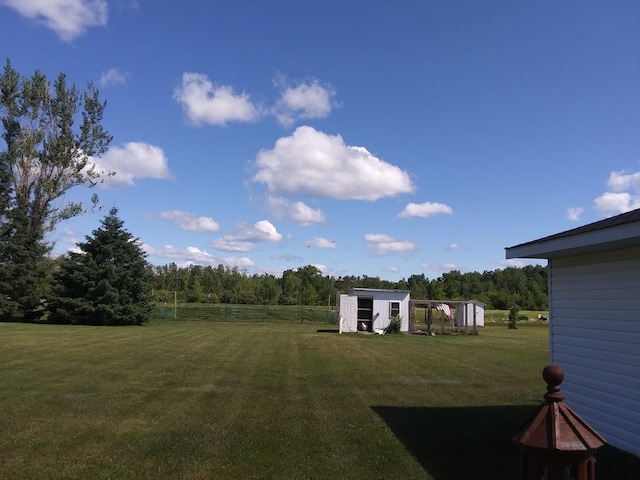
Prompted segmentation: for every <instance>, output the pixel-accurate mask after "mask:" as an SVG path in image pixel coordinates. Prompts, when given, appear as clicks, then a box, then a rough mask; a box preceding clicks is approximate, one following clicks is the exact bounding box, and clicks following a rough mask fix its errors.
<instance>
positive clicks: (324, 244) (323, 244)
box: [304, 237, 338, 249]
mask: <svg viewBox="0 0 640 480" xmlns="http://www.w3.org/2000/svg"><path fill="white" fill-rule="evenodd" d="M304 244H305V245H306V246H307V247H316V248H330V249H332V248H337V247H338V244H337V243H336V242H335V241H331V240H327V239H326V238H322V237H315V238H312V239H310V240H307V241H306V242H304Z"/></svg>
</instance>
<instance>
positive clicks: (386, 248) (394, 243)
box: [364, 233, 418, 255]
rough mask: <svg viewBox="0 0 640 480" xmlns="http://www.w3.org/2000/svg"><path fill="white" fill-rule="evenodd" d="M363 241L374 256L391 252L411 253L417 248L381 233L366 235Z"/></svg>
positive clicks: (411, 243) (410, 243)
mask: <svg viewBox="0 0 640 480" xmlns="http://www.w3.org/2000/svg"><path fill="white" fill-rule="evenodd" d="M364 239H365V241H366V242H367V246H368V247H369V249H371V251H372V252H373V253H374V254H375V255H387V254H389V253H392V252H413V251H415V250H416V249H417V248H418V247H417V245H416V244H415V243H413V242H409V241H403V240H398V239H396V238H394V237H392V236H390V235H385V234H383V233H367V234H365V236H364Z"/></svg>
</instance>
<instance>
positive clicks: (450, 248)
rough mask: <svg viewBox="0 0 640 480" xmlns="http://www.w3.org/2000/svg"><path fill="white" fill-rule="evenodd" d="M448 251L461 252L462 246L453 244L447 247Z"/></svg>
mask: <svg viewBox="0 0 640 480" xmlns="http://www.w3.org/2000/svg"><path fill="white" fill-rule="evenodd" d="M447 250H460V245H458V244H457V243H452V244H450V245H449V246H448V247H447Z"/></svg>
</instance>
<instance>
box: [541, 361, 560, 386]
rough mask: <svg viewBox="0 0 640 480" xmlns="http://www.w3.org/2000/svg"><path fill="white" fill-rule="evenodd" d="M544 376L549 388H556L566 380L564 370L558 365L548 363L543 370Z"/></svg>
mask: <svg viewBox="0 0 640 480" xmlns="http://www.w3.org/2000/svg"><path fill="white" fill-rule="evenodd" d="M542 378H543V379H544V381H545V382H547V386H548V387H549V388H555V387H557V386H558V385H560V384H561V383H562V381H563V380H564V371H563V370H562V368H561V367H559V366H558V365H547V366H546V367H544V370H542Z"/></svg>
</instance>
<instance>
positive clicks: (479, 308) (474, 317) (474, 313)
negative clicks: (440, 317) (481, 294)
mask: <svg viewBox="0 0 640 480" xmlns="http://www.w3.org/2000/svg"><path fill="white" fill-rule="evenodd" d="M454 321H455V323H456V325H457V326H458V327H473V325H474V324H475V326H476V327H484V303H482V302H479V301H478V300H468V301H466V302H464V303H460V304H458V305H457V306H456V314H455V316H454Z"/></svg>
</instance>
